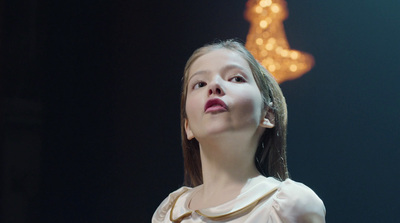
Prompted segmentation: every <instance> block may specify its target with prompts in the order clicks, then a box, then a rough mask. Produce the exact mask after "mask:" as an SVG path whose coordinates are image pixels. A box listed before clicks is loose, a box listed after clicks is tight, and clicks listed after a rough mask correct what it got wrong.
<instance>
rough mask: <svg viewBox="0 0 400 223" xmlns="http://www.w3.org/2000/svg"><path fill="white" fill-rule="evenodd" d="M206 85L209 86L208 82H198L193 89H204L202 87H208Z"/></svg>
mask: <svg viewBox="0 0 400 223" xmlns="http://www.w3.org/2000/svg"><path fill="white" fill-rule="evenodd" d="M206 85H207V83H206V82H203V81H200V82H197V83H196V84H195V85H194V86H193V89H198V88H202V87H204V86H206Z"/></svg>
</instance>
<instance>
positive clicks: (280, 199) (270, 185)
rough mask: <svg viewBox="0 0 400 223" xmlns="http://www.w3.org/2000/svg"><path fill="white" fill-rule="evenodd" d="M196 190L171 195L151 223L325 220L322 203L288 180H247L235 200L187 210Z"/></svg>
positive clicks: (314, 195)
mask: <svg viewBox="0 0 400 223" xmlns="http://www.w3.org/2000/svg"><path fill="white" fill-rule="evenodd" d="M200 187H201V185H200V186H198V187H195V188H190V187H181V188H179V189H178V190H176V191H174V192H172V193H171V194H170V195H169V196H168V197H167V198H166V199H165V200H164V201H163V202H162V203H161V204H160V206H159V207H158V208H157V210H156V211H155V213H154V215H153V218H152V223H167V222H168V223H170V222H174V223H179V222H182V223H200V222H207V223H208V222H210V223H211V222H229V223H239V222H240V223H259V222H260V223H261V222H262V223H276V222H303V221H304V220H305V219H310V218H312V219H315V218H317V219H325V206H324V204H323V202H322V200H321V199H320V198H319V197H318V196H317V195H316V194H315V193H314V191H312V190H311V189H310V188H309V187H307V186H305V185H304V184H302V183H298V182H295V181H293V180H291V179H287V180H285V181H283V182H281V181H278V180H276V179H275V178H272V177H268V178H267V177H264V176H257V177H254V178H252V179H249V180H248V182H247V183H246V185H245V186H244V187H243V188H242V190H241V192H240V194H239V196H237V197H236V198H235V199H233V200H231V201H228V202H226V203H224V204H221V205H218V206H215V207H211V208H206V209H201V210H191V209H190V208H189V203H190V200H191V197H192V195H193V194H194V193H195V192H196V191H197V190H199V189H200ZM307 222H308V221H307Z"/></svg>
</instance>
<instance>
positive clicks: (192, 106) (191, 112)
mask: <svg viewBox="0 0 400 223" xmlns="http://www.w3.org/2000/svg"><path fill="white" fill-rule="evenodd" d="M200 107H201V106H200V103H199V102H198V101H197V100H196V99H195V98H193V97H189V96H188V97H187V98H186V106H185V109H186V115H187V117H188V119H190V118H191V117H193V116H196V111H199V108H200Z"/></svg>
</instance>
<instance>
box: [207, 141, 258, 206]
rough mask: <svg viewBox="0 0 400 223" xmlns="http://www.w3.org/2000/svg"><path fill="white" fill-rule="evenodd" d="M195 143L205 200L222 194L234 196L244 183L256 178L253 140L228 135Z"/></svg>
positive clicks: (255, 147) (255, 144) (254, 143)
mask: <svg viewBox="0 0 400 223" xmlns="http://www.w3.org/2000/svg"><path fill="white" fill-rule="evenodd" d="M233 139H239V140H233ZM199 142H200V155H201V162H202V171H203V189H202V190H203V191H202V196H203V198H204V199H205V200H207V199H210V198H212V197H215V196H218V195H223V194H225V193H232V194H235V193H234V191H235V192H236V194H238V193H239V192H240V190H241V188H242V187H243V186H244V185H245V184H246V182H247V180H248V179H250V178H253V177H255V176H258V175H260V173H259V172H258V170H257V168H256V166H255V163H254V156H255V152H256V149H257V142H258V140H257V139H253V138H249V139H243V138H242V137H236V138H235V137H232V135H230V136H229V137H226V138H221V137H218V138H216V139H213V140H210V139H207V140H206V141H199ZM224 192H225V193H224Z"/></svg>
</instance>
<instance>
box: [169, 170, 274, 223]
mask: <svg viewBox="0 0 400 223" xmlns="http://www.w3.org/2000/svg"><path fill="white" fill-rule="evenodd" d="M279 184H280V181H278V180H276V179H275V178H272V177H268V178H266V177H264V176H257V177H254V178H251V179H249V180H248V181H247V183H246V184H245V186H244V187H243V188H242V190H241V192H240V194H239V196H237V197H236V198H235V199H233V200H231V201H228V202H226V203H223V204H221V205H218V206H215V207H210V208H205V209H200V210H191V209H189V202H190V200H191V198H192V196H193V195H194V194H195V193H196V191H198V190H199V189H200V188H201V187H202V185H200V186H197V187H195V188H187V189H186V190H184V191H183V192H182V193H181V194H180V195H178V197H177V198H176V199H175V200H174V201H173V204H172V207H171V213H170V220H171V221H172V222H180V221H182V220H183V219H184V218H186V217H188V216H190V215H191V214H192V213H193V212H195V213H197V214H199V215H201V216H204V217H206V218H209V219H211V220H216V221H218V220H223V219H227V218H233V217H235V216H238V215H242V214H244V213H245V212H249V211H251V210H252V209H253V208H254V207H255V206H256V205H257V204H258V202H259V201H260V200H262V199H264V198H266V197H268V196H270V195H272V194H273V193H274V192H275V191H276V190H277V188H278V186H279Z"/></svg>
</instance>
